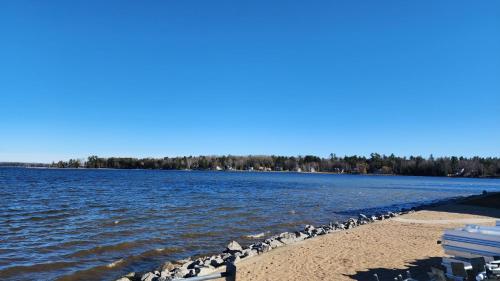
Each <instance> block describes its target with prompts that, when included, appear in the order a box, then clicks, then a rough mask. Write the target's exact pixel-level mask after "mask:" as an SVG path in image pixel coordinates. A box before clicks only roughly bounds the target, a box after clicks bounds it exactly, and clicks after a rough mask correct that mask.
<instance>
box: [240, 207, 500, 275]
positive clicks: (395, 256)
mask: <svg viewBox="0 0 500 281" xmlns="http://www.w3.org/2000/svg"><path fill="white" fill-rule="evenodd" d="M495 203H498V201H497V200H492V204H493V205H492V206H494V205H495ZM495 218H500V210H499V209H498V208H497V209H494V208H485V207H479V206H473V205H465V204H448V205H443V206H439V207H432V208H428V209H426V210H421V211H418V212H415V213H412V214H406V215H403V216H399V217H396V218H392V219H389V220H384V221H379V222H375V223H372V224H368V225H363V226H360V227H357V228H354V229H350V230H347V231H341V232H337V233H331V234H327V235H323V236H319V237H316V238H314V239H308V240H305V241H302V242H299V243H296V244H292V245H288V246H285V247H281V248H277V249H275V250H273V251H270V252H268V253H265V254H263V255H259V256H257V257H254V258H251V259H248V260H242V261H241V262H240V263H238V280H243V281H257V280H259V281H262V280H338V281H342V280H373V274H374V273H377V274H378V276H379V277H380V279H381V280H392V279H393V278H394V277H395V276H397V275H398V274H402V273H404V272H405V271H406V270H410V271H411V272H412V275H413V276H414V277H416V278H420V280H427V279H428V278H427V275H426V272H427V270H428V269H429V267H430V266H431V265H433V264H439V263H440V257H443V256H444V255H445V254H444V251H443V249H442V247H441V245H440V244H438V243H437V241H438V240H440V239H441V235H442V233H443V230H444V229H447V228H453V227H459V226H462V225H464V224H470V223H474V224H481V225H494V222H495Z"/></svg>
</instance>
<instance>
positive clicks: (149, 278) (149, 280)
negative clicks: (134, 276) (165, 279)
mask: <svg viewBox="0 0 500 281" xmlns="http://www.w3.org/2000/svg"><path fill="white" fill-rule="evenodd" d="M157 277H158V276H156V275H155V274H154V273H153V272H148V273H146V274H144V275H142V276H141V281H153V280H155V279H156V278H157Z"/></svg>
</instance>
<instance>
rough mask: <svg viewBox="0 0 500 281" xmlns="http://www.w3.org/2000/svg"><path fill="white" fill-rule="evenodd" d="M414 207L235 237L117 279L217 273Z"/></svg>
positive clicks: (160, 280)
mask: <svg viewBox="0 0 500 281" xmlns="http://www.w3.org/2000/svg"><path fill="white" fill-rule="evenodd" d="M414 211H415V209H411V210H408V209H403V210H401V211H400V212H395V213H393V212H387V213H383V214H375V215H372V216H366V215H364V214H359V216H358V218H357V219H356V218H350V219H348V220H347V221H345V222H330V223H329V224H328V225H321V226H319V227H314V226H312V225H306V226H305V227H304V230H302V231H296V232H283V233H281V234H278V235H274V236H271V237H269V238H267V239H265V240H264V241H262V242H258V243H255V244H251V245H249V246H248V247H242V246H241V245H240V244H239V243H238V242H236V241H231V242H230V243H229V244H228V245H227V247H226V249H225V250H224V251H223V252H222V253H221V254H218V255H213V256H208V257H202V258H198V259H195V260H191V259H185V260H179V261H175V262H166V263H165V264H163V265H162V266H161V267H159V268H158V269H157V270H155V271H152V272H143V273H135V272H132V273H129V274H127V275H126V276H123V277H122V278H120V279H118V280H116V281H171V280H175V279H179V278H188V277H194V276H198V275H207V274H210V273H213V272H214V271H215V270H217V269H218V268H219V267H221V266H223V265H225V264H226V263H228V262H232V263H237V262H239V261H240V260H242V259H247V258H250V257H253V256H256V255H260V254H263V253H266V252H268V251H270V250H272V249H275V248H278V247H282V246H285V245H289V244H293V243H297V242H299V241H303V240H305V239H310V238H313V237H316V236H319V235H325V234H328V233H332V232H336V231H342V230H346V229H351V228H354V227H357V226H360V225H364V224H368V223H372V222H375V221H379V220H385V219H388V218H392V217H396V216H399V215H403V214H407V213H412V212H414Z"/></svg>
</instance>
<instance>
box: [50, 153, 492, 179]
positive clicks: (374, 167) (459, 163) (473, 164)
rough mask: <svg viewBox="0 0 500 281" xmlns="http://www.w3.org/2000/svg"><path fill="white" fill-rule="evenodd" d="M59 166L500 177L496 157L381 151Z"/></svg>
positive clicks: (109, 160)
mask: <svg viewBox="0 0 500 281" xmlns="http://www.w3.org/2000/svg"><path fill="white" fill-rule="evenodd" d="M51 167H58V168H114V169H164V170H186V169H188V170H253V171H298V172H330V173H339V174H340V173H346V174H396V175H414V176H459V177H500V158H497V157H471V158H466V157H456V156H452V157H437V158H434V157H433V156H432V155H431V156H429V157H428V158H424V157H421V156H410V157H397V156H394V154H391V155H389V156H387V155H380V154H378V153H372V154H370V157H365V156H356V155H354V156H344V157H337V156H336V155H335V154H333V153H332V154H330V157H328V158H320V157H317V156H313V155H306V156H297V157H295V156H274V155H273V156H252V155H250V156H233V155H227V156H184V157H164V158H142V159H138V158H127V157H110V158H102V157H98V156H90V157H88V158H87V160H86V161H84V160H79V159H70V160H69V161H67V162H65V161H59V162H57V163H52V164H51Z"/></svg>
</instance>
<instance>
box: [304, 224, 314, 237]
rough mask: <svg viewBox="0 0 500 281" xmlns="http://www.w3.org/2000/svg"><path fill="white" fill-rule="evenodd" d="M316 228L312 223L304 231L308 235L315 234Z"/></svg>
mask: <svg viewBox="0 0 500 281" xmlns="http://www.w3.org/2000/svg"><path fill="white" fill-rule="evenodd" d="M315 229H316V228H315V227H314V226H312V225H306V227H304V232H305V233H307V235H309V236H314V230H315Z"/></svg>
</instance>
